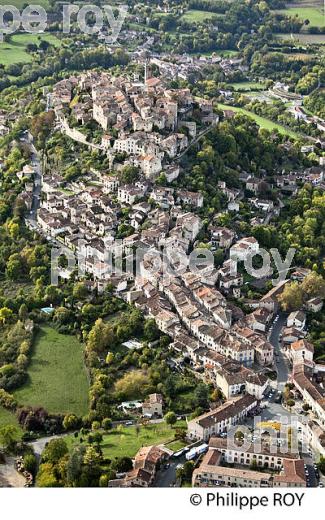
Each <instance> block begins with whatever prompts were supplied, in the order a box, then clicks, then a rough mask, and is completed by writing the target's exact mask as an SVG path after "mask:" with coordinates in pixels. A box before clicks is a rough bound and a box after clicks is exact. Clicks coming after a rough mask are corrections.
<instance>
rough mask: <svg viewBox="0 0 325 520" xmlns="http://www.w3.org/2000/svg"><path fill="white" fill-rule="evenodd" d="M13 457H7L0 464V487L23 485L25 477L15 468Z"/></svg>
mask: <svg viewBox="0 0 325 520" xmlns="http://www.w3.org/2000/svg"><path fill="white" fill-rule="evenodd" d="M14 464H15V459H14V457H7V460H6V463H5V464H0V488H2V487H24V484H25V478H24V477H23V476H22V475H21V474H20V473H18V471H16V470H15V465H14Z"/></svg>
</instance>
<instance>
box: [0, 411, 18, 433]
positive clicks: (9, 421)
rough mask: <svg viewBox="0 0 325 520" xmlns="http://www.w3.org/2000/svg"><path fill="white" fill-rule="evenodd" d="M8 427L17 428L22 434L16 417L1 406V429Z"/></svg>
mask: <svg viewBox="0 0 325 520" xmlns="http://www.w3.org/2000/svg"><path fill="white" fill-rule="evenodd" d="M8 425H10V426H16V428H17V429H18V430H19V431H20V432H21V429H20V426H19V424H18V421H17V419H16V416H15V415H14V414H13V413H11V412H8V410H5V409H4V408H2V406H0V428H1V427H2V426H8Z"/></svg>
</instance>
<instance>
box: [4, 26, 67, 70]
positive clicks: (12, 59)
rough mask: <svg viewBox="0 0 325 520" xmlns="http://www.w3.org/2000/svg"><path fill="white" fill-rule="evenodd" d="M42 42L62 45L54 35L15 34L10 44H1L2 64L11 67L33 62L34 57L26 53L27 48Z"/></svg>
mask: <svg viewBox="0 0 325 520" xmlns="http://www.w3.org/2000/svg"><path fill="white" fill-rule="evenodd" d="M42 40H46V41H47V42H49V43H51V44H52V45H55V46H57V47H58V46H59V45H60V40H58V38H57V37H56V36H55V35H54V34H47V33H46V34H27V33H24V34H13V35H12V37H11V40H10V43H6V42H4V43H0V63H2V64H3V65H9V64H11V63H28V62H30V61H32V60H33V56H32V55H31V54H29V53H28V52H26V46H27V45H28V44H29V43H34V44H37V45H39V43H40V42H41V41H42Z"/></svg>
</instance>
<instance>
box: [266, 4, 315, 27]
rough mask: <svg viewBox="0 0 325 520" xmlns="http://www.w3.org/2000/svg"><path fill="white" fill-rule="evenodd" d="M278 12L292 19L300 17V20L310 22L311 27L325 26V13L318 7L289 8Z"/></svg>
mask: <svg viewBox="0 0 325 520" xmlns="http://www.w3.org/2000/svg"><path fill="white" fill-rule="evenodd" d="M276 12H277V13H279V14H283V15H287V16H291V17H295V16H297V15H298V18H299V19H300V20H309V22H310V23H309V25H310V26H311V27H323V26H324V25H325V17H324V11H323V10H322V9H318V8H317V7H288V8H287V9H277V10H276Z"/></svg>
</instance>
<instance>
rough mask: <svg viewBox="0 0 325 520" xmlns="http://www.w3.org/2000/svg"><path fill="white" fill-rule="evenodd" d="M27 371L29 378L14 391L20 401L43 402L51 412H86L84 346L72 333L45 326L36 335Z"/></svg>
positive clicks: (27, 403)
mask: <svg viewBox="0 0 325 520" xmlns="http://www.w3.org/2000/svg"><path fill="white" fill-rule="evenodd" d="M28 375H29V380H28V382H27V383H26V384H25V385H24V386H23V387H22V388H20V389H18V390H17V391H16V392H15V397H16V399H17V400H18V402H19V404H23V405H30V406H44V408H46V409H47V410H48V411H49V412H51V413H67V412H72V413H75V414H77V415H78V416H82V415H84V414H86V413H87V410H88V381H87V375H86V370H85V367H84V363H83V349H82V346H81V344H80V343H79V342H78V341H77V339H76V338H74V337H73V336H65V335H63V334H59V333H58V332H57V331H56V330H54V329H52V328H51V327H43V328H42V329H41V331H40V333H39V334H38V336H37V338H36V342H35V347H34V352H33V355H32V360H31V364H30V366H29V368H28Z"/></svg>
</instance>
